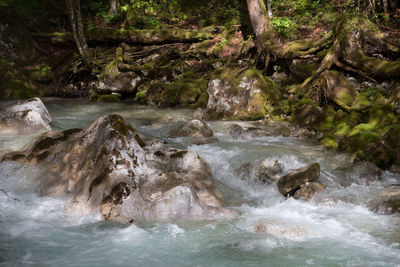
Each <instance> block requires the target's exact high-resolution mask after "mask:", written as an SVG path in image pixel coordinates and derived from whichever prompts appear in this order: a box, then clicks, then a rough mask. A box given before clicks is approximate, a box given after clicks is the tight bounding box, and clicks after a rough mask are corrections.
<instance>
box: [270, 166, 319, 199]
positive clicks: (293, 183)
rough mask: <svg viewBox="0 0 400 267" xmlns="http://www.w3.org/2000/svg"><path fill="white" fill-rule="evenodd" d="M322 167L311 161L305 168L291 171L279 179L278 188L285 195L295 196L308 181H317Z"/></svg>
mask: <svg viewBox="0 0 400 267" xmlns="http://www.w3.org/2000/svg"><path fill="white" fill-rule="evenodd" d="M320 170H321V167H320V166H319V164H318V163H311V164H309V165H307V166H305V167H303V168H299V169H295V170H291V171H289V172H288V173H287V174H285V175H284V176H283V177H282V178H280V179H279V181H278V184H277V185H278V190H279V192H280V193H281V194H282V195H284V196H288V195H289V196H293V195H294V194H295V192H296V191H297V190H299V189H300V187H301V186H302V185H304V184H306V183H307V182H313V181H316V180H317V179H318V178H319V176H320Z"/></svg>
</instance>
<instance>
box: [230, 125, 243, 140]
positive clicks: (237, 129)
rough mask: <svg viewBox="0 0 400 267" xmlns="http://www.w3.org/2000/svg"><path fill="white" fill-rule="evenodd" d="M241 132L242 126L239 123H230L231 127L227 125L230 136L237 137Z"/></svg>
mask: <svg viewBox="0 0 400 267" xmlns="http://www.w3.org/2000/svg"><path fill="white" fill-rule="evenodd" d="M242 134H243V128H242V126H240V125H239V124H232V125H231V127H229V135H230V136H231V137H232V138H235V139H236V138H239V137H240V136H241V135H242Z"/></svg>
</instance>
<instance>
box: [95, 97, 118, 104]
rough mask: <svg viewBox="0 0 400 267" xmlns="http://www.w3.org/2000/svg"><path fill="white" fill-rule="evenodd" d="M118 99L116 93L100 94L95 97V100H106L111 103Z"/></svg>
mask: <svg viewBox="0 0 400 267" xmlns="http://www.w3.org/2000/svg"><path fill="white" fill-rule="evenodd" d="M119 101H120V99H119V97H118V96H116V95H101V96H99V98H98V99H97V102H107V103H112V102H119Z"/></svg>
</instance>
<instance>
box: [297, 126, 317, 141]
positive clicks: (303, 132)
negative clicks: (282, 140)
mask: <svg viewBox="0 0 400 267" xmlns="http://www.w3.org/2000/svg"><path fill="white" fill-rule="evenodd" d="M293 136H294V137H296V138H301V139H309V138H314V137H315V136H316V133H315V131H312V130H309V129H307V128H298V129H296V130H295V131H294V132H293Z"/></svg>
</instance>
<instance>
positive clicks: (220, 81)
mask: <svg viewBox="0 0 400 267" xmlns="http://www.w3.org/2000/svg"><path fill="white" fill-rule="evenodd" d="M207 93H208V96H209V98H208V104H207V111H208V112H209V113H210V114H211V115H212V117H216V118H217V117H222V118H233V119H250V120H256V119H262V118H264V117H265V115H266V114H267V110H266V107H268V106H271V105H274V104H277V102H278V100H279V99H280V98H281V92H280V89H279V87H278V85H277V84H276V83H275V82H274V81H272V80H271V79H270V78H268V77H264V76H263V75H262V74H261V73H260V72H259V71H257V70H256V69H248V70H247V71H245V72H244V73H242V72H241V70H240V69H232V70H231V69H229V70H223V71H222V73H220V74H218V75H216V77H214V79H211V80H210V81H209V83H208V89H207Z"/></svg>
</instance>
